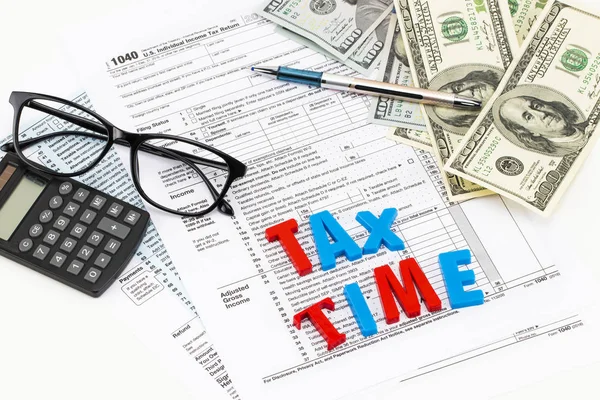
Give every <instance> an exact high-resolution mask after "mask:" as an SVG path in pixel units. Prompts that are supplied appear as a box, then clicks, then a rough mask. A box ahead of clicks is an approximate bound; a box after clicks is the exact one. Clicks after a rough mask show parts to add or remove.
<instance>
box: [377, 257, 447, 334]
mask: <svg viewBox="0 0 600 400" xmlns="http://www.w3.org/2000/svg"><path fill="white" fill-rule="evenodd" d="M400 276H402V281H403V282H404V287H403V286H402V284H401V283H400V281H399V280H398V278H396V275H394V272H393V271H392V269H391V268H390V266H389V265H384V266H381V267H377V268H375V283H376V284H377V290H378V291H379V298H380V299H381V306H382V308H383V313H384V314H385V320H386V322H387V323H388V324H393V323H396V322H398V321H400V312H399V311H398V307H397V306H396V301H395V300H398V303H400V306H402V309H403V310H404V312H405V313H406V315H407V316H408V317H409V318H414V317H418V316H419V315H420V314H421V304H420V303H419V298H418V297H417V291H416V289H418V290H419V293H420V294H421V297H422V298H423V300H425V305H426V306H427V310H429V311H430V312H433V311H439V310H441V309H442V301H441V300H440V298H439V297H438V295H437V293H435V290H433V287H432V286H431V283H429V280H427V277H426V276H425V274H424V273H423V270H421V268H420V267H419V264H418V263H417V261H416V260H415V259H414V258H409V259H407V260H402V261H400ZM415 286H416V288H415ZM394 296H395V298H396V299H394Z"/></svg>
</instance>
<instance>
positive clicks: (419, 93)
mask: <svg viewBox="0 0 600 400" xmlns="http://www.w3.org/2000/svg"><path fill="white" fill-rule="evenodd" d="M251 70H252V71H254V72H258V73H260V74H263V75H271V76H275V77H276V78H277V79H278V80H280V81H287V82H294V83H303V84H305V85H310V86H316V87H322V88H326V89H334V90H344V91H348V92H354V93H360V94H368V95H371V96H386V97H390V98H393V99H398V100H405V101H411V102H415V103H422V104H429V105H434V106H443V107H454V108H462V109H469V110H472V109H478V108H481V101H479V100H477V99H473V98H470V97H464V96H458V95H456V94H454V93H448V92H437V91H434V90H428V89H419V88H415V87H409V86H401V85H395V84H393V83H385V82H379V81H373V80H369V79H361V78H353V77H351V76H343V75H334V74H328V73H327V72H316V71H309V70H305V69H294V68H288V67H283V66H282V67H252V68H251Z"/></svg>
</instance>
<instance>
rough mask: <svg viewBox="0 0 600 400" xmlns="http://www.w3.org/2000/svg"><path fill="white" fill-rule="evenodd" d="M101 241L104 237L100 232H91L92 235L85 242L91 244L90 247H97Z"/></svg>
mask: <svg viewBox="0 0 600 400" xmlns="http://www.w3.org/2000/svg"><path fill="white" fill-rule="evenodd" d="M102 239H104V235H103V234H101V233H100V232H96V231H94V232H92V234H91V235H90V237H89V238H88V240H87V242H88V243H89V244H91V245H92V246H96V247H97V246H98V245H99V244H100V242H101V241H102Z"/></svg>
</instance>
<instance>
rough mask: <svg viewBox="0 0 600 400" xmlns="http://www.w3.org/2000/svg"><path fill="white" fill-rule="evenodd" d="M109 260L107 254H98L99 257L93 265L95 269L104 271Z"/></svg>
mask: <svg viewBox="0 0 600 400" xmlns="http://www.w3.org/2000/svg"><path fill="white" fill-rule="evenodd" d="M110 258H111V257H110V256H109V255H108V254H104V253H100V255H99V256H98V258H96V261H95V262H94V265H95V266H96V267H99V268H102V269H104V268H106V266H107V265H108V263H109V262H110Z"/></svg>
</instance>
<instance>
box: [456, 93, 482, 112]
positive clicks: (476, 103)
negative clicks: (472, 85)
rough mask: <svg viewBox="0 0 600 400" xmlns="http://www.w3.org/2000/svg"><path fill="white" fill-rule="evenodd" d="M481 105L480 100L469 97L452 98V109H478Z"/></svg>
mask: <svg viewBox="0 0 600 400" xmlns="http://www.w3.org/2000/svg"><path fill="white" fill-rule="evenodd" d="M481 105H482V103H481V100H477V99H472V98H470V97H462V96H456V97H455V98H454V107H456V108H466V109H480V108H481Z"/></svg>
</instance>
